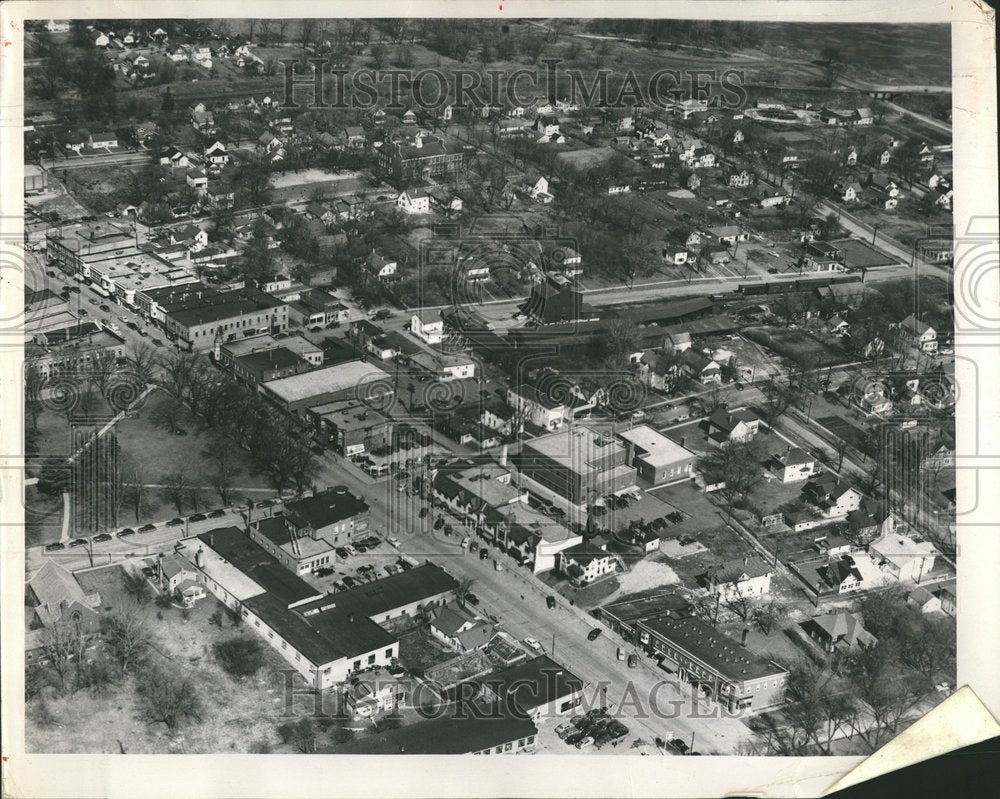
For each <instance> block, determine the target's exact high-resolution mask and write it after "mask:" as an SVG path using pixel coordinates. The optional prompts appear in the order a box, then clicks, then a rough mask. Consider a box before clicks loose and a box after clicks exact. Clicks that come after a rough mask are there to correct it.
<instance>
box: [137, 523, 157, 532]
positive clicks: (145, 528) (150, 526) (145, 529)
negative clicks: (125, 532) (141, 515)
mask: <svg viewBox="0 0 1000 799" xmlns="http://www.w3.org/2000/svg"><path fill="white" fill-rule="evenodd" d="M155 529H156V525H155V524H144V525H143V526H142V527H140V528H139V532H140V533H148V532H150V531H151V530H155Z"/></svg>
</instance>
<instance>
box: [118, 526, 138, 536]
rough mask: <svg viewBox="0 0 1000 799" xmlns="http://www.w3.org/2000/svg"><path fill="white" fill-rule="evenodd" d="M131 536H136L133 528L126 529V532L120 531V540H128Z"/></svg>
mask: <svg viewBox="0 0 1000 799" xmlns="http://www.w3.org/2000/svg"><path fill="white" fill-rule="evenodd" d="M130 535H135V530H133V529H132V528H131V527H126V528H125V529H124V530H119V531H118V537H119V538H128V537H129V536H130Z"/></svg>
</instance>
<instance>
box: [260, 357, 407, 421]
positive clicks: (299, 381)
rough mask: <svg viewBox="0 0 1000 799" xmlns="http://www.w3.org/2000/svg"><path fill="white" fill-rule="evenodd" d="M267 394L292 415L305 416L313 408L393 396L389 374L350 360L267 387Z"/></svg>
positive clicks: (271, 382) (368, 364)
mask: <svg viewBox="0 0 1000 799" xmlns="http://www.w3.org/2000/svg"><path fill="white" fill-rule="evenodd" d="M263 390H264V393H265V394H266V395H267V396H268V397H270V398H271V399H272V400H273V401H274V402H275V403H277V404H278V405H279V406H281V407H282V408H284V409H285V410H286V411H289V412H296V413H305V411H306V410H307V409H309V408H315V407H316V406H318V405H324V404H326V403H329V402H335V401H337V400H342V399H348V398H354V399H359V400H364V398H365V397H368V396H372V392H375V393H378V394H382V393H384V392H388V393H389V394H391V393H392V382H391V380H390V379H389V375H388V374H387V373H386V372H383V371H382V370H381V369H379V368H378V367H377V366H373V365H372V364H370V363H366V362H365V361H347V362H346V363H339V364H336V365H335V366H326V367H323V368H321V369H314V370H313V371H311V372H304V373H303V374H300V375H293V376H292V377H283V378H281V379H280V380H272V381H270V382H269V383H264V384H263Z"/></svg>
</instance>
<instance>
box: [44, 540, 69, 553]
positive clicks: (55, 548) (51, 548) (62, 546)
mask: <svg viewBox="0 0 1000 799" xmlns="http://www.w3.org/2000/svg"><path fill="white" fill-rule="evenodd" d="M60 549H66V545H65V544H64V543H63V542H62V541H56V542H55V543H54V544H49V545H48V546H46V547H45V551H46V552H58V551H59V550H60Z"/></svg>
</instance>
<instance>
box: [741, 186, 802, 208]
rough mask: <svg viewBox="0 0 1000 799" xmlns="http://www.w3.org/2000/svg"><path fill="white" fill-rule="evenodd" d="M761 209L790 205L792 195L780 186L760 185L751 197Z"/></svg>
mask: <svg viewBox="0 0 1000 799" xmlns="http://www.w3.org/2000/svg"><path fill="white" fill-rule="evenodd" d="M750 196H751V197H752V198H753V199H754V201H755V202H756V203H757V205H758V206H759V207H761V208H776V207H778V206H782V205H788V204H789V203H790V202H791V201H792V197H791V195H790V194H789V193H788V192H787V191H785V190H784V189H783V188H781V187H780V186H767V185H765V184H763V183H762V184H759V185H758V186H757V188H756V189H754V190H753V192H752V193H751V195H750Z"/></svg>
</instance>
